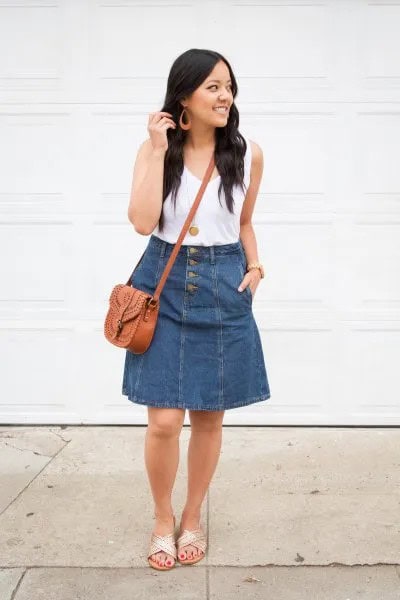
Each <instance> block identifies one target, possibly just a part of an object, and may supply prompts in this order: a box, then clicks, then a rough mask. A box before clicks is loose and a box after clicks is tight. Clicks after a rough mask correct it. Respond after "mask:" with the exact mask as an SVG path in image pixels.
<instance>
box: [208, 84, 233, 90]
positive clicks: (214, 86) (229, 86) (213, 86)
mask: <svg viewBox="0 0 400 600" xmlns="http://www.w3.org/2000/svg"><path fill="white" fill-rule="evenodd" d="M216 87H218V86H217V85H212V86H211V87H209V88H208V89H209V90H211V88H216ZM228 88H229V89H230V90H231V89H232V86H231V85H228Z"/></svg>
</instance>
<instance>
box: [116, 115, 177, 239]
mask: <svg viewBox="0 0 400 600" xmlns="http://www.w3.org/2000/svg"><path fill="white" fill-rule="evenodd" d="M169 114H170V113H166V112H158V113H151V114H150V116H149V125H148V130H149V133H150V138H149V139H147V140H146V141H144V142H143V144H142V145H141V146H140V148H139V150H138V153H137V156H136V161H135V166H134V170H133V178H132V188H131V195H130V200H129V207H128V219H129V221H130V222H131V223H132V224H133V226H134V228H135V231H137V232H138V233H140V234H142V235H150V233H151V232H152V231H153V230H154V228H155V226H156V225H157V223H158V221H159V218H160V214H161V210H162V200H163V198H162V196H163V183H164V158H165V153H166V151H167V149H168V141H167V133H166V132H167V129H168V128H169V127H176V125H175V123H174V121H173V119H171V118H168V117H166V116H164V115H169Z"/></svg>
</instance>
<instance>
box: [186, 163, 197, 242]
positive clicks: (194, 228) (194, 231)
mask: <svg viewBox="0 0 400 600" xmlns="http://www.w3.org/2000/svg"><path fill="white" fill-rule="evenodd" d="M185 183H186V198H187V200H188V204H189V210H190V208H191V207H190V200H189V191H188V185H187V169H186V176H185ZM199 231H200V230H199V228H198V227H197V225H196V223H192V224H191V226H190V227H189V233H190V235H197V234H198V233H199Z"/></svg>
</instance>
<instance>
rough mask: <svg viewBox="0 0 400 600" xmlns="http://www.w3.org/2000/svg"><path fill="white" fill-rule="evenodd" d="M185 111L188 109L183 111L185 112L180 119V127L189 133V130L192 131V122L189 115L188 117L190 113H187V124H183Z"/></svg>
mask: <svg viewBox="0 0 400 600" xmlns="http://www.w3.org/2000/svg"><path fill="white" fill-rule="evenodd" d="M185 111H186V107H185V108H184V109H183V111H182V112H181V116H180V117H179V125H180V127H181V129H184V130H186V131H187V130H188V129H190V128H191V126H192V124H191V122H190V119H189V115H188V113H187V112H186V119H187V123H184V122H183V113H184V112H185Z"/></svg>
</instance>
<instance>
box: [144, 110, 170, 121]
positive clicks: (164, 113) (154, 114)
mask: <svg viewBox="0 0 400 600" xmlns="http://www.w3.org/2000/svg"><path fill="white" fill-rule="evenodd" d="M165 115H167V116H169V117H172V114H171V113H169V112H164V111H159V112H153V113H150V114H149V120H151V119H154V117H156V116H165Z"/></svg>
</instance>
